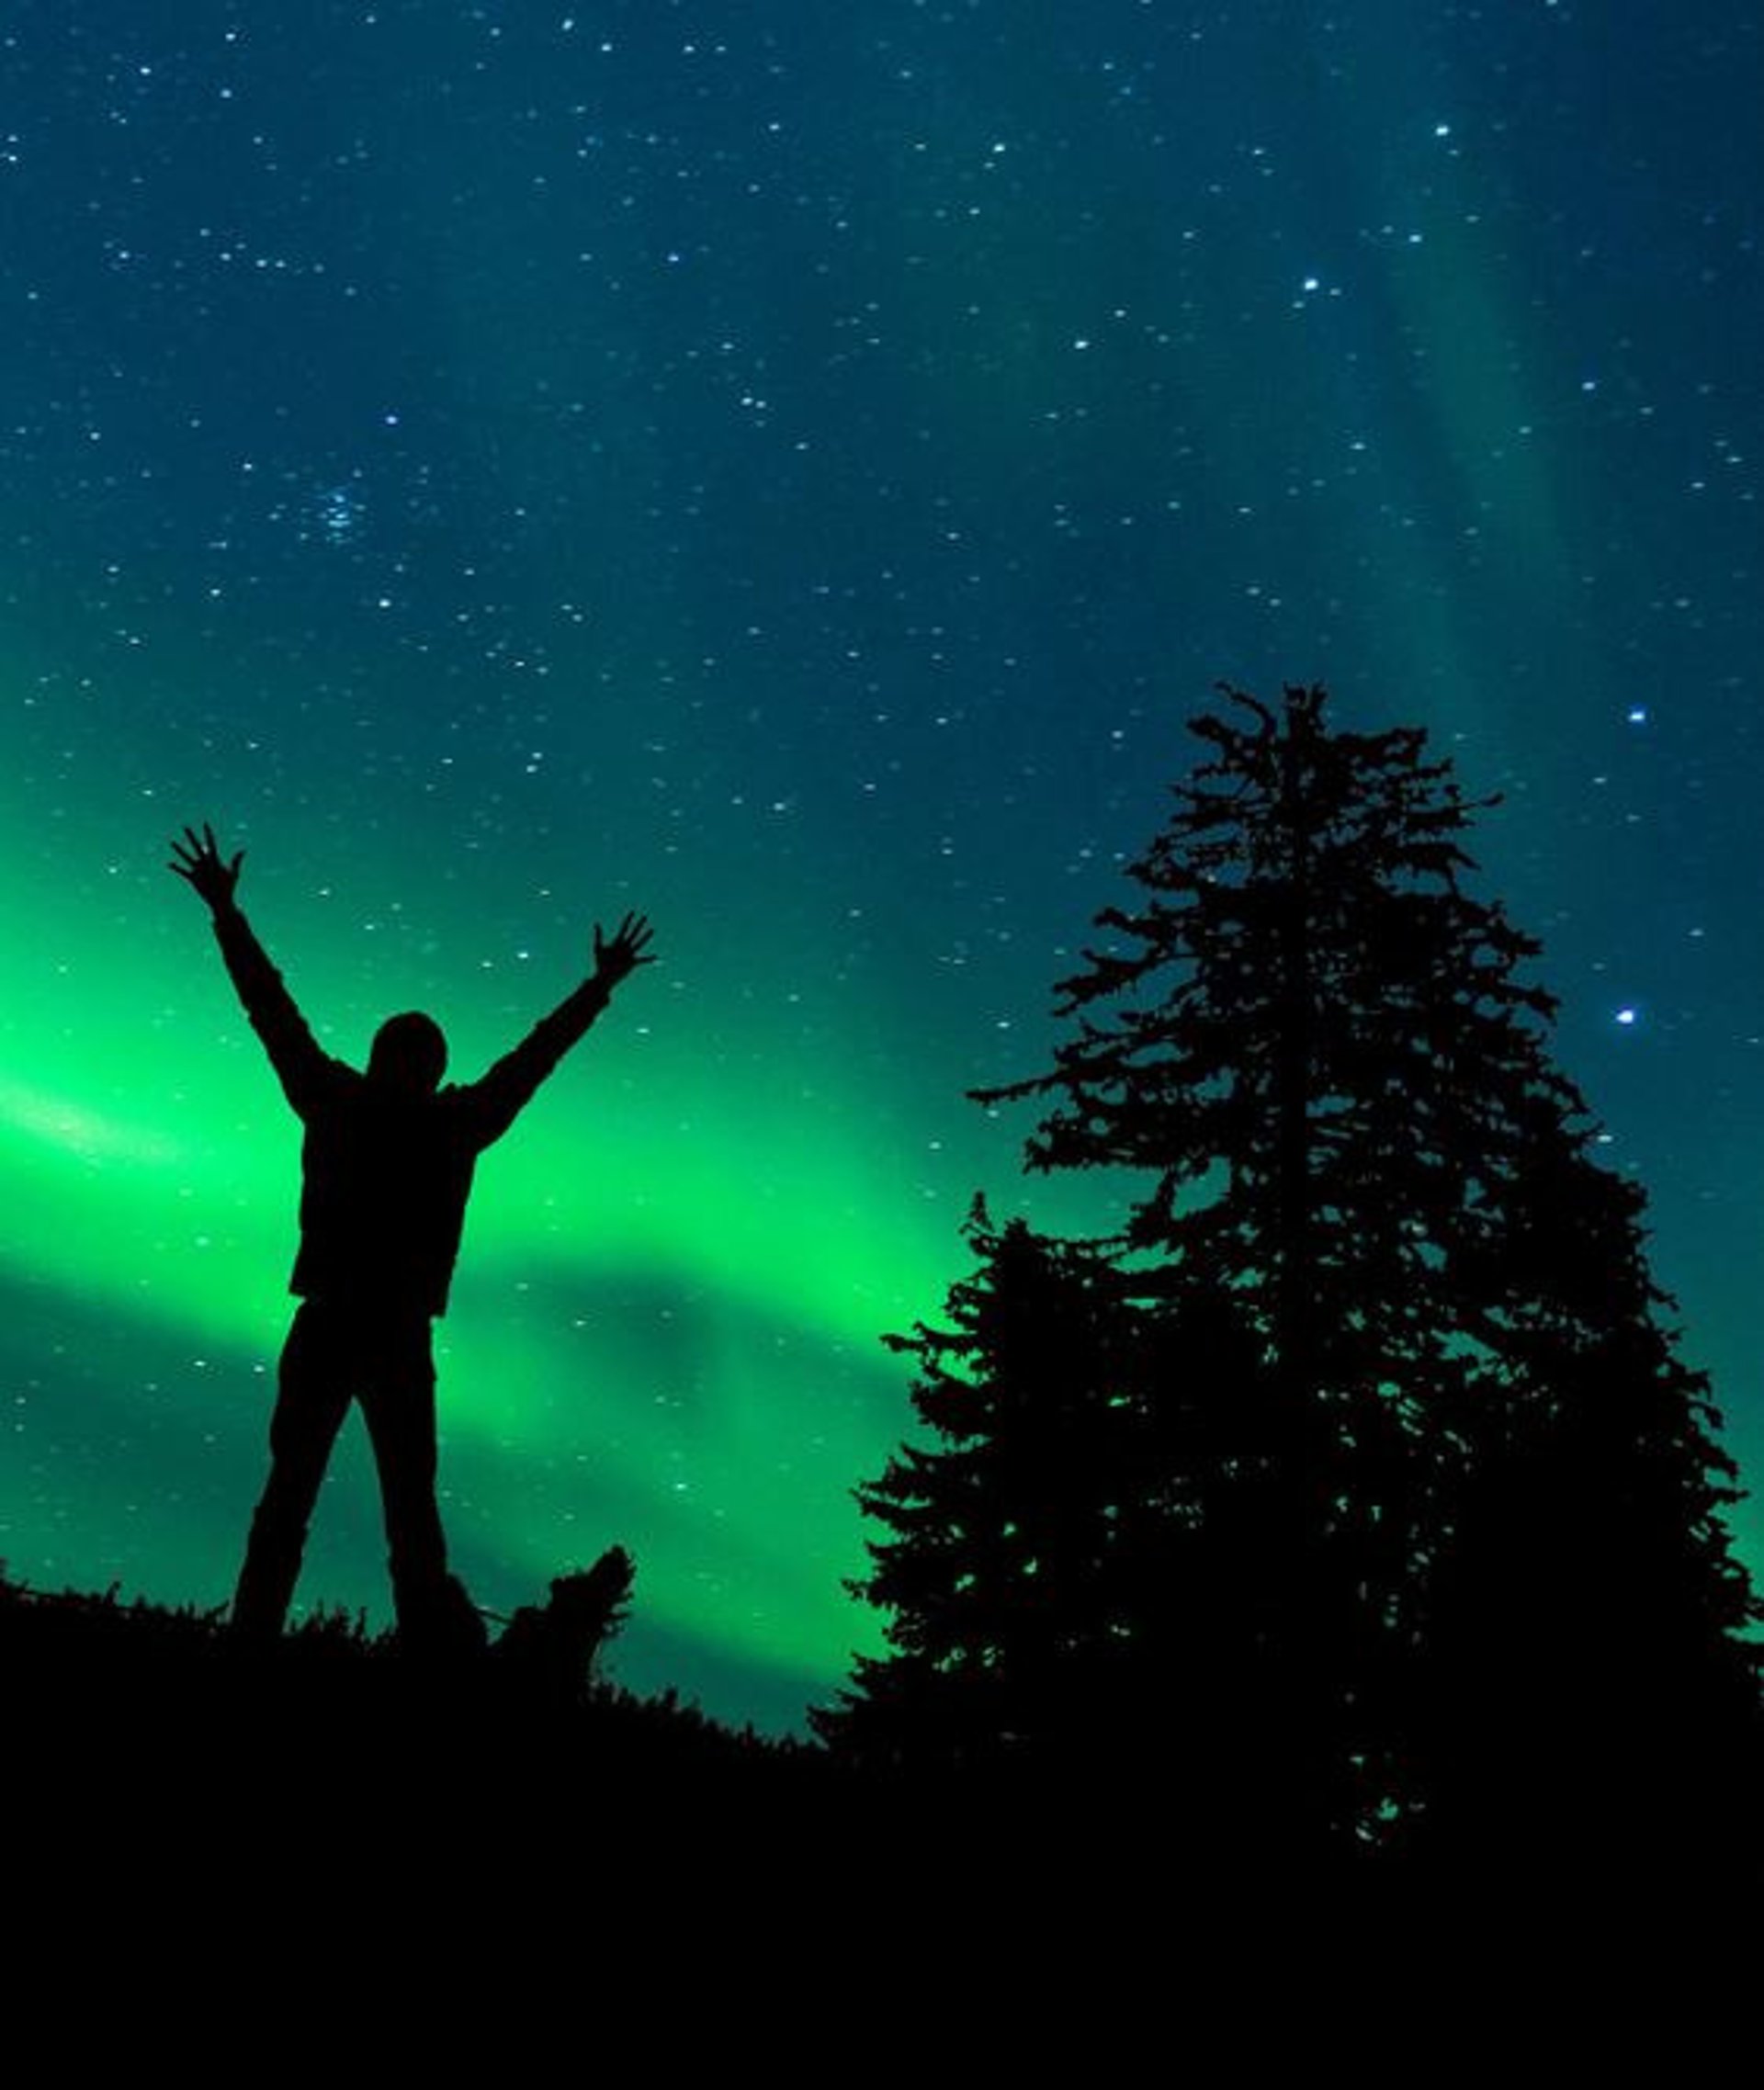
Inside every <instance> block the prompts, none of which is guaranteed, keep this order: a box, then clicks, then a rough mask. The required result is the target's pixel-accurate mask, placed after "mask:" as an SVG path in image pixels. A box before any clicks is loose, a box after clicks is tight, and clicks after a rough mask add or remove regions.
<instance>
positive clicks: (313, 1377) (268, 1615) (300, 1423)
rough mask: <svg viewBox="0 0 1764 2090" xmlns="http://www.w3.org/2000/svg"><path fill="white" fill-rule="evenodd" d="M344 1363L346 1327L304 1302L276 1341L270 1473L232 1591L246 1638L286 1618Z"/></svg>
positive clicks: (266, 1635)
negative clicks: (284, 1334) (279, 1343)
mask: <svg viewBox="0 0 1764 2090" xmlns="http://www.w3.org/2000/svg"><path fill="white" fill-rule="evenodd" d="M349 1373H350V1354H349V1343H348V1340H347V1328H346V1326H345V1324H343V1323H342V1322H341V1321H340V1320H339V1318H338V1316H336V1315H334V1313H329V1312H327V1311H326V1309H325V1308H324V1307H323V1306H322V1305H320V1304H318V1303H317V1302H315V1301H313V1300H306V1301H304V1302H303V1303H302V1304H301V1305H300V1309H299V1311H298V1312H297V1313H296V1314H295V1316H294V1325H293V1326H292V1327H290V1328H289V1329H288V1340H287V1341H286V1342H285V1343H284V1344H283V1345H282V1359H281V1363H280V1366H279V1367H278V1388H277V1396H276V1412H275V1414H274V1416H272V1418H270V1425H269V1453H270V1465H269V1478H268V1480H267V1481H266V1483H265V1484H264V1492H263V1495H262V1497H260V1498H259V1501H258V1504H257V1510H256V1514H255V1515H254V1517H253V1519H252V1520H251V1536H250V1538H249V1539H248V1540H247V1542H246V1544H245V1559H244V1565H243V1567H241V1569H240V1570H239V1581H238V1584H237V1587H235V1588H234V1590H233V1596H232V1625H233V1630H234V1631H235V1632H239V1633H243V1634H245V1635H247V1636H249V1637H250V1638H252V1639H266V1640H269V1639H274V1638H275V1636H276V1635H277V1633H278V1632H281V1630H282V1623H283V1621H284V1620H285V1619H286V1618H287V1616H288V1604H289V1602H290V1601H291V1600H292V1599H293V1595H294V1585H295V1584H296V1583H297V1582H298V1581H299V1580H300V1556H301V1554H302V1553H304V1552H305V1550H306V1531H307V1526H308V1524H309V1523H310V1522H311V1517H312V1506H313V1504H314V1503H315V1502H316V1501H317V1500H318V1494H319V1485H320V1483H321V1482H322V1480H323V1478H324V1469H325V1466H326V1465H327V1464H328V1463H329V1462H330V1458H331V1447H332V1445H333V1444H334V1443H335V1442H336V1437H337V1431H338V1430H339V1429H341V1428H342V1427H343V1418H344V1417H345V1414H346V1413H347V1412H348V1408H349V1398H350V1386H349Z"/></svg>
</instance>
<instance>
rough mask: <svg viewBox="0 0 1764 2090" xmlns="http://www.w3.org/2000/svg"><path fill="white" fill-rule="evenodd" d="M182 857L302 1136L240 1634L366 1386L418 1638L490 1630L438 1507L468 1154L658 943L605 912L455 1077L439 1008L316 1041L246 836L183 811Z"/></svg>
mask: <svg viewBox="0 0 1764 2090" xmlns="http://www.w3.org/2000/svg"><path fill="white" fill-rule="evenodd" d="M171 846H172V853H173V857H174V861H173V863H172V864H170V866H169V868H170V869H171V870H173V871H175V872H176V874H177V875H178V876H179V877H180V878H183V879H185V880H187V882H188V883H189V884H190V885H191V886H193V887H195V888H196V890H197V892H198V894H199V895H200V896H201V898H203V899H205V900H206V901H207V902H208V904H209V911H210V912H211V914H212V916H213V918H214V931H215V935H216V937H217V939H218V940H219V943H220V955H221V956H222V957H223V958H224V959H225V960H226V966H227V970H228V972H229V973H230V974H231V975H232V984H233V986H234V987H235V988H236V989H238V992H239V999H240V1000H241V1001H242V1002H243V1004H244V1008H245V1013H246V1015H247V1016H249V1017H250V1019H251V1023H252V1028H253V1029H254V1031H255V1032H256V1033H257V1035H258V1036H259V1037H260V1038H261V1039H262V1040H263V1043H264V1049H265V1050H266V1052H267V1053H268V1055H269V1058H270V1064H271V1065H272V1066H273V1067H274V1068H275V1069H276V1073H277V1078H278V1079H279V1080H280V1082H281V1084H282V1090H283V1092H284V1093H285V1094H286V1096H287V1097H288V1101H289V1103H291V1104H292V1105H293V1107H294V1110H295V1112H296V1113H297V1115H298V1116H299V1117H300V1122H301V1124H303V1125H304V1126H305V1128H306V1136H305V1140H304V1143H303V1145H302V1147H301V1154H300V1253H299V1255H298V1256H297V1257H296V1259H295V1263H294V1273H293V1275H292V1277H291V1278H290V1279H289V1280H288V1290H289V1291H290V1292H292V1293H294V1294H296V1295H297V1296H298V1298H299V1299H300V1306H299V1308H298V1309H297V1310H296V1312H295V1316H294V1322H293V1326H292V1327H290V1328H289V1330H288V1340H287V1342H286V1344H285V1345H284V1346H283V1350H282V1358H281V1365H280V1373H279V1390H278V1392H277V1400H276V1412H275V1416H274V1418H272V1420H271V1423H270V1429H269V1445H270V1455H271V1460H270V1470H269V1479H268V1481H267V1483H266V1486H265V1488H264V1493H263V1497H262V1499H261V1500H260V1501H259V1503H258V1505H257V1512H256V1515H255V1516H254V1518H253V1519H252V1526H251V1537H250V1541H249V1542H248V1544H247V1546H246V1549H245V1560H244V1565H243V1567H242V1568H241V1570H240V1573H239V1582H238V1587H237V1588H236V1589H235V1591H234V1593H233V1599H232V1621H233V1625H234V1627H235V1629H236V1630H237V1631H239V1632H242V1633H243V1634H245V1635H247V1636H250V1637H254V1638H270V1637H273V1636H274V1635H275V1634H277V1633H278V1632H280V1631H281V1627H282V1621H283V1620H284V1618H285V1617H286V1615H287V1611H288V1603H289V1600H290V1599H291V1598H292V1597H293V1594H294V1586H295V1583H296V1582H297V1581H298V1580H299V1578H300V1556H301V1553H302V1552H303V1551H304V1549H305V1544H306V1531H307V1525H308V1522H309V1520H310V1519H311V1514H312V1508H313V1504H314V1503H315V1502H316V1500H317V1498H318V1492H319V1485H320V1483H321V1482H322V1479H323V1478H324V1469H325V1466H326V1464H327V1463H328V1462H329V1460H330V1456H331V1447H332V1445H333V1444H334V1441H335V1440H336V1435H337V1431H338V1429H341V1427H342V1425H343V1419H344V1417H345V1415H346V1414H347V1412H348V1408H349V1403H350V1401H351V1400H352V1399H356V1400H359V1401H360V1403H361V1408H362V1414H363V1416H364V1418H366V1420H367V1424H368V1436H369V1438H370V1439H371V1440H372V1442H373V1447H374V1458H375V1462H376V1463H377V1464H378V1466H379V1486H380V1496H381V1498H382V1501H383V1503H384V1507H385V1513H386V1540H387V1545H388V1548H389V1551H390V1563H391V1578H392V1595H393V1599H394V1600H395V1602H396V1604H397V1608H398V1621H399V1632H400V1634H401V1638H403V1639H404V1640H405V1641H406V1642H407V1644H413V1645H416V1646H424V1647H441V1648H445V1647H448V1646H453V1645H459V1644H472V1643H474V1642H481V1640H482V1637H483V1631H482V1625H481V1621H479V1619H478V1616H477V1613H476V1612H475V1611H474V1610H472V1609H471V1606H470V1603H469V1599H467V1597H466V1594H465V1592H464V1590H463V1589H462V1588H461V1587H459V1585H458V1582H457V1581H455V1580H454V1579H453V1577H452V1576H449V1575H448V1573H447V1542H446V1540H445V1539H444V1538H443V1536H442V1531H441V1517H440V1512H439V1510H438V1508H436V1505H435V1364H434V1361H433V1358H432V1355H431V1351H430V1344H429V1324H430V1322H431V1321H432V1319H433V1318H434V1317H435V1316H436V1315H437V1314H442V1313H445V1312H446V1311H447V1287H448V1284H449V1282H450V1281H451V1279H452V1276H453V1265H454V1260H455V1258H456V1257H457V1256H458V1251H459V1235H460V1229H461V1227H462V1226H464V1223H465V1216H466V1200H467V1198H468V1196H469V1194H470V1191H471V1176H472V1169H473V1167H474V1165H475V1163H476V1161H477V1159H478V1157H479V1155H480V1154H481V1153H482V1152H483V1150H484V1148H485V1147H488V1146H489V1145H490V1144H491V1143H492V1140H496V1139H500V1138H501V1137H502V1135H503V1133H505V1132H506V1131H507V1130H508V1128H509V1126H510V1125H511V1124H513V1123H514V1122H515V1117H516V1116H517V1115H518V1114H519V1113H520V1112H521V1110H522V1109H523V1108H524V1107H525V1105H526V1103H527V1101H529V1100H530V1098H531V1097H532V1095H533V1092H534V1090H536V1089H537V1087H538V1086H539V1084H540V1082H541V1081H543V1080H544V1079H545V1078H546V1076H547V1075H548V1074H549V1073H550V1072H551V1070H552V1068H554V1067H556V1066H557V1064H558V1062H559V1060H560V1059H561V1058H562V1057H563V1056H564V1054H565V1053H566V1052H568V1051H569V1049H570V1047H571V1045H574V1044H575V1043H576V1041H577V1040H578V1039H579V1038H580V1037H581V1036H582V1034H583V1033H584V1032H585V1031H586V1030H587V1029H588V1026H589V1025H590V1024H591V1023H592V1022H594V1019H595V1017H596V1016H598V1015H599V1014H600V1012H601V1011H602V1010H603V1009H604V1008H605V1006H606V1003H607V1001H608V1000H609V999H610V998H611V995H612V992H613V989H615V988H616V986H617V985H618V984H619V982H620V981H621V980H622V979H624V978H625V977H627V976H628V974H629V973H631V972H632V971H633V970H634V969H635V968H636V967H637V966H639V965H647V964H649V963H650V959H649V958H648V957H647V956H646V955H645V954H644V946H645V944H646V943H648V942H649V940H650V926H649V923H648V922H647V921H645V920H644V918H643V916H641V915H640V914H628V915H627V916H626V917H625V919H624V921H622V922H621V923H620V924H619V926H618V931H617V932H616V935H614V936H613V937H612V938H611V939H610V941H607V940H605V939H603V937H602V935H601V932H600V928H599V926H598V924H596V926H595V929H594V971H593V973H592V974H591V975H590V976H589V977H588V978H587V979H585V980H584V981H583V982H582V985H581V986H580V987H578V988H577V989H576V990H575V991H574V993H572V994H571V995H569V996H568V997H567V998H566V999H565V1000H563V1001H561V1002H560V1004H559V1005H558V1007H557V1008H556V1009H554V1010H553V1011H551V1013H550V1014H549V1015H548V1016H547V1017H546V1018H545V1019H544V1020H543V1021H542V1022H539V1023H538V1024H537V1025H536V1026H535V1027H534V1029H533V1030H532V1031H530V1032H529V1033H528V1034H527V1035H526V1037H525V1038H524V1039H523V1040H522V1041H521V1043H520V1044H519V1045H516V1046H515V1049H514V1051H513V1052H511V1053H508V1054H507V1055H506V1056H504V1057H503V1058H502V1059H499V1060H498V1061H497V1062H496V1064H495V1066H494V1067H492V1068H491V1069H490V1071H489V1073H487V1074H486V1075H485V1076H484V1077H483V1079H481V1080H479V1081H474V1082H472V1083H471V1084H470V1086H469V1087H467V1088H463V1089H462V1088H443V1087H442V1086H441V1077H442V1075H443V1074H444V1073H445V1071H446V1069H447V1041H446V1039H445V1038H444V1037H443V1035H442V1034H441V1028H440V1026H439V1024H437V1023H436V1022H435V1021H434V1019H433V1018H432V1017H429V1016H424V1015H421V1014H417V1013H415V1012H412V1013H409V1014H406V1015H402V1016H392V1017H390V1018H389V1019H388V1020H387V1021H386V1022H384V1023H382V1024H381V1025H380V1027H379V1031H378V1033H377V1034H375V1037H374V1043H373V1048H372V1050H371V1052H370V1053H369V1055H368V1070H367V1072H366V1073H365V1074H364V1073H361V1072H359V1071H357V1069H356V1068H353V1067H346V1066H345V1064H344V1063H343V1062H342V1061H341V1060H338V1059H333V1058H332V1057H331V1056H330V1055H329V1054H328V1053H326V1052H324V1051H322V1049H321V1048H320V1046H319V1045H318V1044H317V1042H316V1041H315V1040H314V1038H313V1036H312V1034H311V1031H310V1030H309V1029H308V1027H307V1023H306V1019H305V1018H304V1017H303V1016H302V1015H301V1014H300V1011H299V1009H298V1008H296V1006H295V1004H294V1000H293V997H292V996H291V995H290V994H289V993H288V989H287V988H286V987H285V986H284V985H283V983H282V977H281V975H280V974H279V973H278V972H277V970H276V968H275V966H273V965H272V964H271V963H270V961H269V958H268V955H266V952H265V950H264V947H263V945H262V944H261V943H259V942H258V941H257V939H256V937H255V936H254V934H253V932H252V930H251V926H250V924H249V923H248V922H247V921H246V920H245V918H244V916H243V914H242V913H241V912H240V911H239V908H238V905H237V902H236V900H235V898H234V897H233V896H234V891H235V888H236V887H237V886H238V883H239V868H240V865H241V864H243V861H244V852H243V850H241V851H239V853H237V854H236V855H235V856H234V857H233V858H232V861H231V862H227V861H224V860H223V859H222V857H221V855H220V850H219V848H218V847H217V846H216V843H215V839H214V833H213V830H211V829H209V828H208V827H206V826H205V827H204V828H203V830H202V832H201V833H200V835H198V833H197V832H196V830H195V829H194V828H186V829H185V830H184V840H183V841H182V842H173V843H172V845H171Z"/></svg>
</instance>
